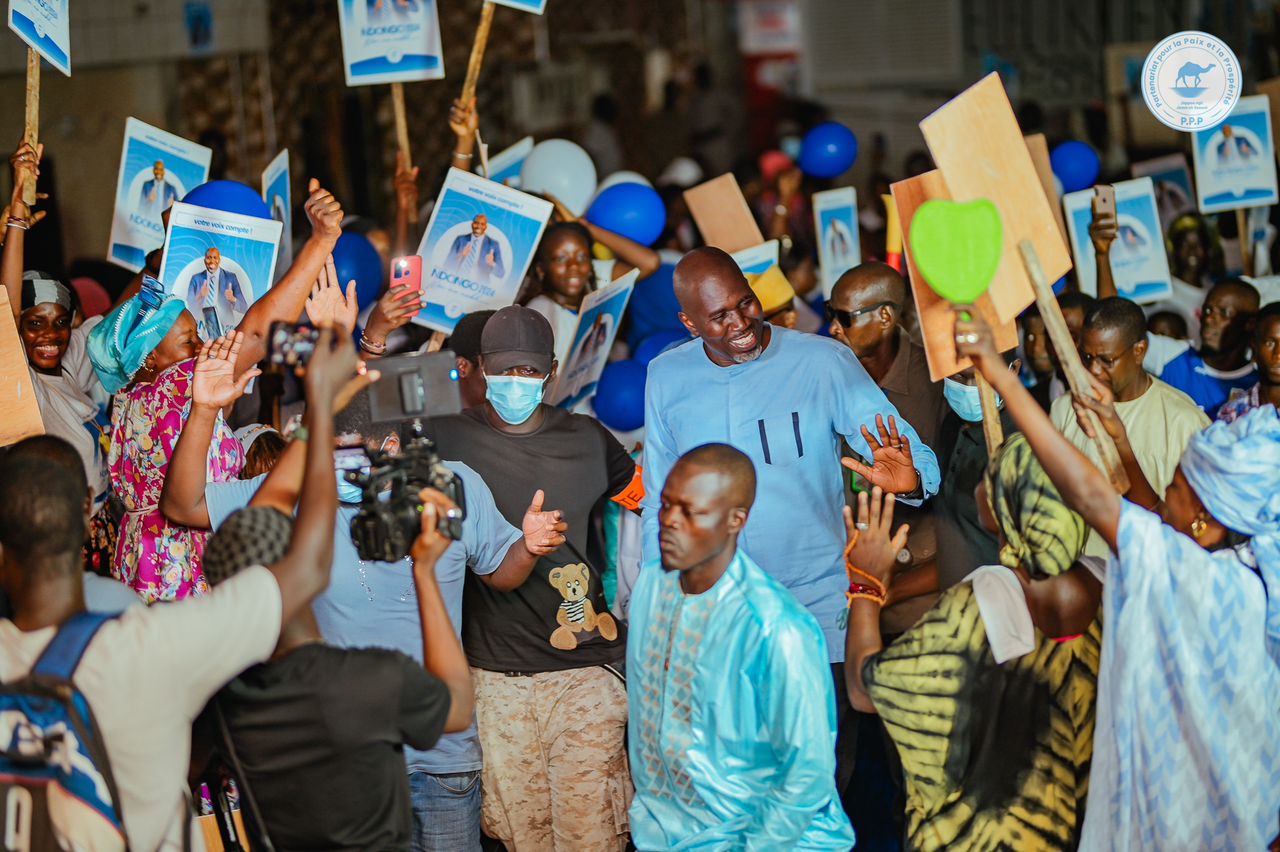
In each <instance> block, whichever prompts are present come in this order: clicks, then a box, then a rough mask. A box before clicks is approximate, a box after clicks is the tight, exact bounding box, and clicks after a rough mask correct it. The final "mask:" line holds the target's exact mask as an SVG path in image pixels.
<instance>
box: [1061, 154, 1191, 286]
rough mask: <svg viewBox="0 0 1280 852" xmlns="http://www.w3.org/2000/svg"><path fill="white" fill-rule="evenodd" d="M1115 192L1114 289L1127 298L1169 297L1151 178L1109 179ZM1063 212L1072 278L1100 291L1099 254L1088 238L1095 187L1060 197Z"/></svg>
mask: <svg viewBox="0 0 1280 852" xmlns="http://www.w3.org/2000/svg"><path fill="white" fill-rule="evenodd" d="M1113 186H1114V188H1115V191H1116V228H1117V234H1116V239H1115V242H1113V243H1112V244H1111V274H1112V276H1113V277H1114V278H1115V282H1116V290H1117V291H1119V293H1120V295H1121V296H1124V297H1125V298H1126V299H1131V300H1133V301H1135V302H1139V303H1148V302H1158V301H1160V300H1161V299H1165V298H1168V296H1169V294H1170V292H1171V291H1172V290H1171V286H1170V283H1169V258H1168V256H1167V255H1166V254H1165V251H1164V236H1163V232H1162V231H1161V229H1160V214H1159V212H1158V211H1157V209H1156V196H1155V186H1154V184H1153V182H1152V180H1151V178H1149V177H1142V178H1137V179H1135V180H1126V181H1121V182H1120V183H1117V184H1113ZM1062 206H1063V210H1064V211H1065V212H1066V214H1067V232H1068V233H1069V234H1070V236H1071V252H1072V254H1073V255H1074V256H1075V261H1076V277H1077V279H1078V280H1079V282H1080V289H1081V290H1083V291H1084V292H1086V293H1089V294H1091V295H1096V294H1097V292H1098V269H1097V257H1096V255H1095V254H1094V251H1093V241H1092V240H1091V239H1089V225H1090V223H1092V222H1093V189H1092V188H1090V189H1082V190H1080V191H1079V192H1071V193H1068V194H1067V195H1065V196H1063V199H1062Z"/></svg>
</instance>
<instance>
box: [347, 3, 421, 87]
mask: <svg viewBox="0 0 1280 852" xmlns="http://www.w3.org/2000/svg"><path fill="white" fill-rule="evenodd" d="M338 26H339V29H340V30H341V31H342V58H343V62H342V66H343V70H344V71H345V72H346V76H347V85H348V86H371V85H375V84H379V83H408V82H413V81H415V80H439V79H440V78H442V77H444V53H443V51H442V50H441V49H440V19H439V9H438V7H437V6H436V0H338Z"/></svg>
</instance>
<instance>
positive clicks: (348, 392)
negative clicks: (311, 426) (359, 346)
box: [304, 328, 378, 412]
mask: <svg viewBox="0 0 1280 852" xmlns="http://www.w3.org/2000/svg"><path fill="white" fill-rule="evenodd" d="M377 379H378V372H377V371H376V370H366V369H365V366H364V362H363V361H361V360H360V359H359V357H357V356H356V347H355V344H354V343H352V342H351V338H350V337H349V336H347V335H345V334H338V333H336V332H335V331H334V329H332V328H322V329H320V337H319V339H318V340H317V341H316V351H315V352H314V353H313V354H312V356H311V360H310V361H308V362H307V367H306V373H305V378H304V385H305V387H306V390H307V403H308V404H309V405H310V406H312V407H313V408H314V409H315V410H316V411H332V412H336V411H340V410H341V409H342V408H343V407H344V406H345V405H346V404H347V403H348V402H350V401H351V398H352V397H354V396H355V395H356V394H358V393H359V392H360V391H362V390H364V389H365V388H366V387H368V386H369V385H370V384H371V383H373V382H375V381H377Z"/></svg>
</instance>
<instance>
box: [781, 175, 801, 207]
mask: <svg viewBox="0 0 1280 852" xmlns="http://www.w3.org/2000/svg"><path fill="white" fill-rule="evenodd" d="M803 180H804V173H803V172H801V171H800V170H799V169H797V168H791V169H787V170H786V171H785V172H783V173H782V174H780V175H778V203H779V204H786V203H787V202H789V201H791V199H792V198H794V197H795V196H796V194H797V193H799V192H800V184H801V182H802V181H803Z"/></svg>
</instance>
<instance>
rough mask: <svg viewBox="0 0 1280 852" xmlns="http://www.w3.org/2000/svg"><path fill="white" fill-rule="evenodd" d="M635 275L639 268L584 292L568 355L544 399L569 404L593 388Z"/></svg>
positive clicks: (631, 288)
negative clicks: (546, 397) (595, 288)
mask: <svg viewBox="0 0 1280 852" xmlns="http://www.w3.org/2000/svg"><path fill="white" fill-rule="evenodd" d="M639 278H640V271H639V270H637V269H633V270H631V271H630V272H628V273H627V274H626V275H624V276H622V277H621V278H619V279H618V280H617V281H614V282H613V283H611V284H607V285H605V286H604V287H601V288H600V289H599V290H596V291H594V292H591V293H588V294H587V296H586V298H584V299H583V300H582V307H581V308H580V309H579V310H578V328H577V330H576V331H574V334H573V343H572V344H571V345H570V348H569V357H568V358H566V359H565V363H563V364H561V365H560V371H559V378H558V379H556V386H555V389H554V390H553V391H552V393H551V398H550V399H549V400H548V402H550V403H551V404H552V405H558V406H560V407H561V408H573V407H574V406H575V405H577V404H578V403H580V402H582V401H584V400H587V399H590V398H591V396H592V395H593V394H594V393H595V392H596V384H598V383H599V381H600V374H601V373H603V372H604V368H605V365H606V364H607V363H608V362H609V351H610V350H611V349H613V341H614V339H615V338H616V337H617V336H618V327H619V326H620V325H622V314H623V313H624V312H625V311H626V310H627V303H628V302H629V301H630V300H631V293H632V291H633V290H635V286H636V281H637V280H638V279H639Z"/></svg>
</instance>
